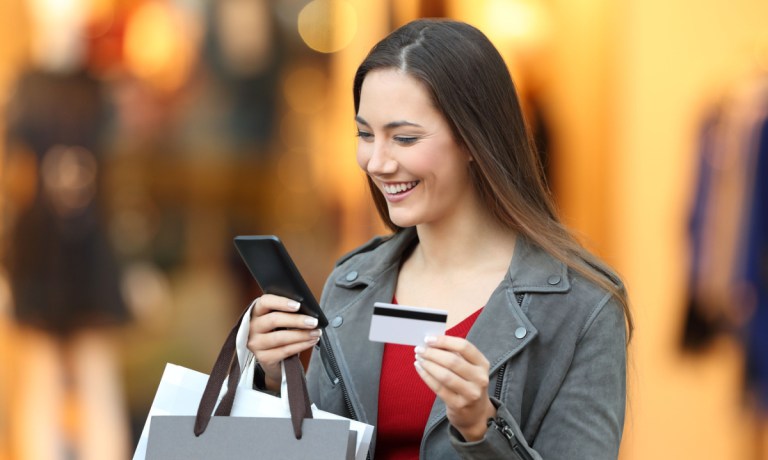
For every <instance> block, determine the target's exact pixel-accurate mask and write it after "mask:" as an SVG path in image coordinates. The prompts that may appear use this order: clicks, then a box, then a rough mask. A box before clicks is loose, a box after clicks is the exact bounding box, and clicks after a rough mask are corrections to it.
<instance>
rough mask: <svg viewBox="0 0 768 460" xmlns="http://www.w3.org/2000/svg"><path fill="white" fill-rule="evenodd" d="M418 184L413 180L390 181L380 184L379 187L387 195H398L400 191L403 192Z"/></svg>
mask: <svg viewBox="0 0 768 460" xmlns="http://www.w3.org/2000/svg"><path fill="white" fill-rule="evenodd" d="M418 184H419V181H417V180H415V181H411V182H397V183H390V184H382V186H381V188H382V189H383V190H384V192H385V193H387V194H388V195H399V194H401V193H405V192H407V191H409V190H411V189H412V188H413V187H416V186H417V185H418Z"/></svg>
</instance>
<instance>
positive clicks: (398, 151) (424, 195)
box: [355, 69, 474, 227]
mask: <svg viewBox="0 0 768 460" xmlns="http://www.w3.org/2000/svg"><path fill="white" fill-rule="evenodd" d="M355 120H356V122H357V129H358V136H359V140H358V144H357V162H358V164H359V165H360V167H361V168H362V169H363V171H365V172H366V173H367V174H368V175H369V176H370V177H371V179H372V180H373V182H374V183H375V184H376V186H377V187H378V189H379V190H380V191H381V193H382V194H383V195H384V197H385V198H386V200H387V207H388V208H389V217H390V219H392V222H394V223H395V224H396V225H398V226H400V227H411V226H414V225H420V224H435V223H440V222H444V221H446V220H450V219H453V218H460V217H459V216H460V213H461V211H462V209H466V206H467V205H471V203H474V200H473V196H474V192H473V188H472V184H471V183H470V179H469V168H468V163H469V162H470V161H471V159H470V158H471V157H470V155H469V153H468V152H467V151H466V150H465V149H464V148H462V147H461V146H460V145H459V144H457V143H456V141H455V139H454V137H453V133H452V132H451V129H450V127H449V125H448V123H447V121H446V120H445V118H443V116H442V114H441V113H440V112H438V110H437V109H436V108H435V107H434V105H433V103H432V100H431V98H430V96H429V93H428V92H427V90H426V88H425V87H424V86H423V84H422V83H421V82H420V81H418V80H416V79H415V78H413V77H411V76H408V75H406V74H403V73H401V72H400V71H398V70H395V69H385V70H375V71H372V72H370V73H369V74H368V75H366V77H365V80H364V81H363V85H362V88H361V92H360V106H359V109H358V112H357V116H356V117H355Z"/></svg>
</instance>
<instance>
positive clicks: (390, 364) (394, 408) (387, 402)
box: [376, 300, 482, 460]
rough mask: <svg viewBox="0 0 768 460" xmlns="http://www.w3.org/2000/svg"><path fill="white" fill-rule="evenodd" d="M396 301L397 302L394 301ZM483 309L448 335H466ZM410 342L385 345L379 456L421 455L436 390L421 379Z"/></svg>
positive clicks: (390, 458)
mask: <svg viewBox="0 0 768 460" xmlns="http://www.w3.org/2000/svg"><path fill="white" fill-rule="evenodd" d="M393 303H396V302H395V301H394V300H393ZM481 311H482V308H480V309H479V310H477V311H476V312H474V313H472V314H471V315H469V316H468V317H466V318H465V319H464V321H462V322H460V323H459V324H457V325H455V326H453V327H452V328H450V329H448V330H447V331H446V333H445V335H451V336H454V337H461V338H466V337H467V334H468V333H469V329H470V328H472V325H473V324H475V320H476V319H477V317H478V316H479V315H480V312H481ZM413 348H414V347H413V346H411V345H397V344H390V343H386V344H384V357H383V358H382V360H381V379H380V381H379V420H378V423H377V425H376V429H377V433H376V459H377V460H380V459H386V460H404V459H416V460H418V458H419V448H420V447H421V437H422V435H423V434H424V428H425V427H426V426H427V419H428V418H429V412H430V411H431V410H432V404H433V403H434V402H435V393H434V392H433V391H432V390H430V389H429V387H428V386H427V384H426V383H424V381H423V380H421V377H419V374H418V373H416V369H415V368H414V367H413V362H414V361H415V360H416V354H415V352H414V350H413Z"/></svg>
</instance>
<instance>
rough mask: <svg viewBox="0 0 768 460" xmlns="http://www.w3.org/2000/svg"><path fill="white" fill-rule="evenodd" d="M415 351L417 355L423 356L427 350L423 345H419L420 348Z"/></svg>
mask: <svg viewBox="0 0 768 460" xmlns="http://www.w3.org/2000/svg"><path fill="white" fill-rule="evenodd" d="M413 351H414V353H416V354H417V355H420V354H422V353H424V352H425V351H426V348H424V347H422V346H421V345H419V346H418V347H416V348H414V349H413Z"/></svg>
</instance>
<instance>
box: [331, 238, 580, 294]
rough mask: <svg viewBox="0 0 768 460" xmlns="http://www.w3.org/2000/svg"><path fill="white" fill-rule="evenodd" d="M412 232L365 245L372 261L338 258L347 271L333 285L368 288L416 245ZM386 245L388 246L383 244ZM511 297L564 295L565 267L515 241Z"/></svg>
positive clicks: (510, 273) (509, 276)
mask: <svg viewBox="0 0 768 460" xmlns="http://www.w3.org/2000/svg"><path fill="white" fill-rule="evenodd" d="M416 239H417V235H416V229H415V228H413V227H411V228H406V229H403V230H401V231H399V232H397V233H395V234H392V235H390V236H387V237H384V238H379V239H376V240H373V241H372V242H371V243H369V244H368V245H366V247H368V246H374V247H373V248H372V251H375V256H374V257H355V256H356V255H358V254H359V253H360V252H365V249H366V247H363V248H362V249H361V250H360V251H358V252H355V253H352V254H350V255H349V256H347V257H345V258H342V262H343V261H347V260H349V262H350V264H349V269H347V270H345V271H343V272H340V273H339V274H338V276H337V277H336V280H335V283H336V285H337V286H340V287H347V288H349V287H355V286H361V285H370V284H371V283H372V282H373V280H374V279H376V277H378V276H379V275H380V274H381V273H383V272H384V271H386V270H388V269H391V268H392V267H393V265H397V264H399V263H400V260H401V258H402V255H403V253H404V252H405V251H406V250H407V249H408V248H409V247H410V246H411V245H412V244H413V243H414V242H415V241H416ZM386 241H389V243H388V244H383V243H384V242H386ZM506 283H510V285H511V287H512V290H513V291H514V292H515V294H524V293H526V292H566V291H568V290H569V289H570V281H569V280H568V267H567V266H566V265H565V264H564V263H562V262H561V261H559V260H557V259H555V258H554V257H552V256H550V255H549V254H548V253H546V252H545V251H543V250H542V249H540V248H538V247H536V246H534V245H533V244H531V243H530V242H529V241H528V240H527V239H526V238H524V237H520V236H519V237H518V238H517V242H516V243H515V253H514V256H513V257H512V261H511V263H510V265H509V269H508V271H507V279H506V280H505V281H504V282H503V283H502V285H504V284H506Z"/></svg>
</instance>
